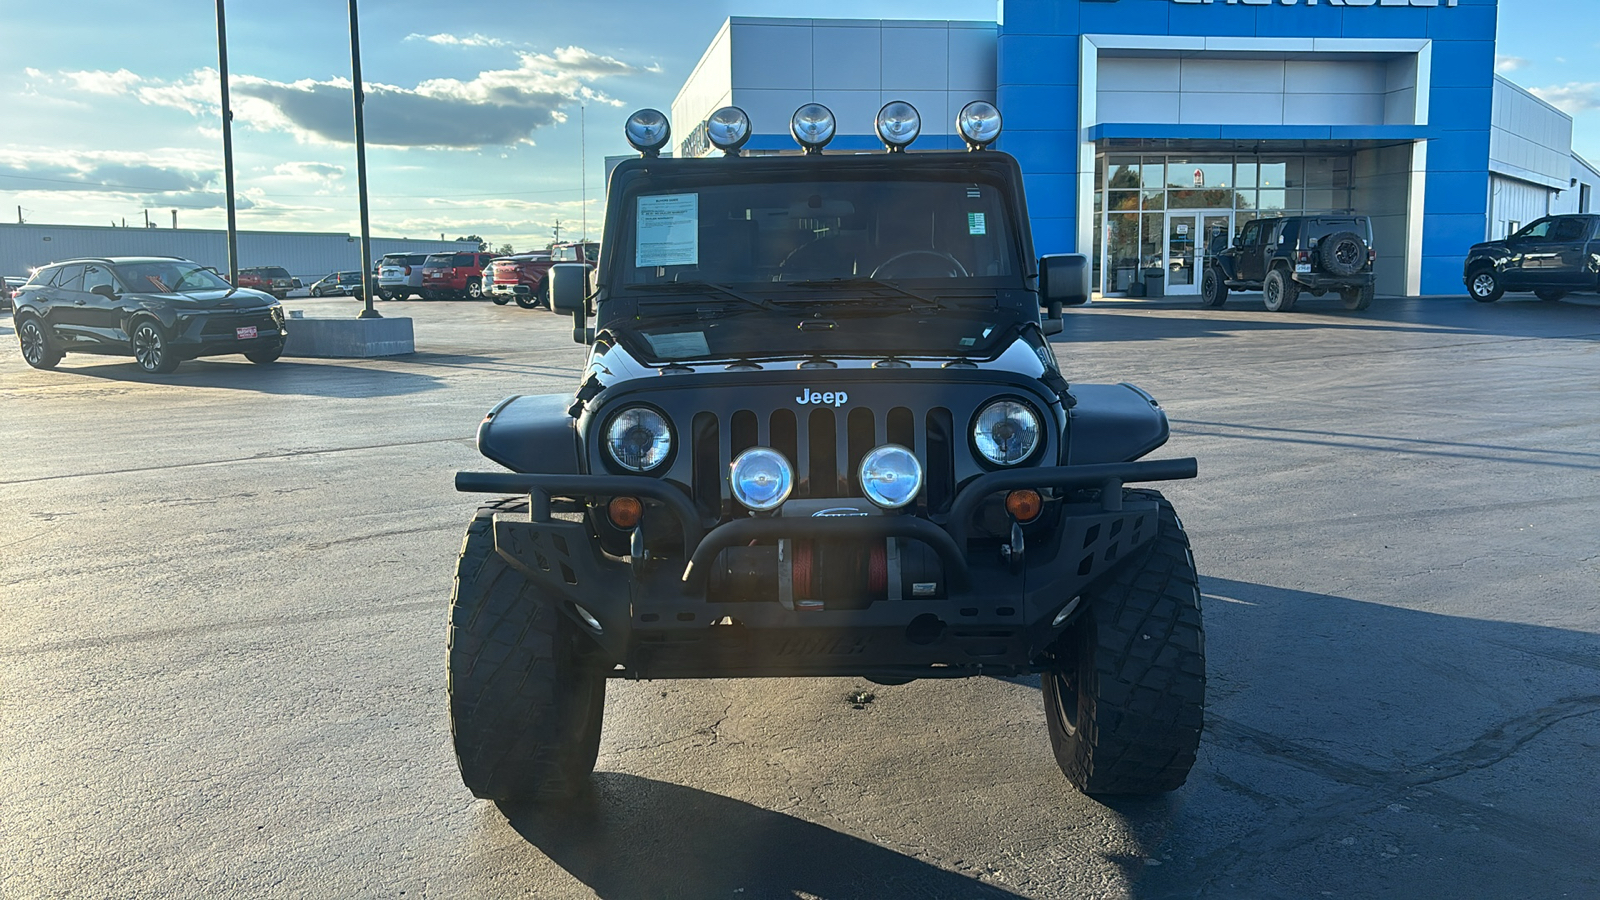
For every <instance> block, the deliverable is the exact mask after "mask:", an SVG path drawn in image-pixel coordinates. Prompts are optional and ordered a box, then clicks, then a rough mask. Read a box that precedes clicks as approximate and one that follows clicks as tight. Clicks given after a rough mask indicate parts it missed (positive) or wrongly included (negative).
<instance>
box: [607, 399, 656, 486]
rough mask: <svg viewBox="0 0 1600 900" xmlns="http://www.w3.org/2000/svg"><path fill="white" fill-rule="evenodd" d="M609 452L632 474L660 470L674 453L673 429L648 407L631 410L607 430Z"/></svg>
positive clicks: (616, 417)
mask: <svg viewBox="0 0 1600 900" xmlns="http://www.w3.org/2000/svg"><path fill="white" fill-rule="evenodd" d="M606 450H607V452H609V453H610V454H611V458H612V459H613V460H615V461H616V463H617V465H619V466H621V467H623V468H624V469H627V470H629V471H631V472H648V471H650V470H651V469H656V468H660V467H661V465H662V464H663V463H665V462H666V461H667V457H668V456H669V455H670V454H671V453H672V427H671V426H670V425H668V424H667V420H666V417H665V416H663V415H661V413H658V412H656V411H655V410H653V409H651V408H650V407H648V406H630V407H628V408H627V409H624V410H622V411H621V412H618V413H617V414H616V415H614V416H612V417H611V422H610V424H608V425H607V426H606Z"/></svg>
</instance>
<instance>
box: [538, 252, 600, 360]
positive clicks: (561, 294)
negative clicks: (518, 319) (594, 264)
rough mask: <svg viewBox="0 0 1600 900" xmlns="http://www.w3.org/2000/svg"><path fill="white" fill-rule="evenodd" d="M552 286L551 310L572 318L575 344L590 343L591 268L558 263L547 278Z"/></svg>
mask: <svg viewBox="0 0 1600 900" xmlns="http://www.w3.org/2000/svg"><path fill="white" fill-rule="evenodd" d="M545 278H546V280H547V281H548V282H549V285H550V309H551V310H552V311H554V312H558V313H568V314H570V315H571V316H572V340H573V343H577V344H587V343H589V329H588V328H587V327H585V326H586V323H587V320H588V314H589V310H588V307H587V304H586V303H585V301H586V300H587V298H588V296H589V293H588V286H589V284H588V282H589V267H588V266H586V265H584V264H583V263H556V264H555V265H553V266H551V267H550V272H549V274H547V275H546V276H545Z"/></svg>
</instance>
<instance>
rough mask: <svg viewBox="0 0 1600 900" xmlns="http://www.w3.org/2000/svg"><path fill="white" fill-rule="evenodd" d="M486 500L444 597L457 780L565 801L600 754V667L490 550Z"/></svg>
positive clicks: (508, 796)
mask: <svg viewBox="0 0 1600 900" xmlns="http://www.w3.org/2000/svg"><path fill="white" fill-rule="evenodd" d="M527 509H528V502H527V500H526V499H525V498H524V499H507V500H500V501H496V502H494V503H490V504H487V505H485V506H483V507H480V508H479V509H478V514H477V516H475V517H474V518H473V520H472V524H470V525H468V526H467V536H466V539H465V540H464V541H463V542H462V545H461V557H460V559H459V561H458V562H457V565H456V585H455V593H454V595H453V596H452V597H451V600H450V639H449V680H448V692H449V695H450V731H451V734H452V735H454V737H455V750H456V763H457V765H458V766H459V767H460V769H461V780H462V781H463V782H465V783H466V786H467V788H468V789H469V790H471V791H472V793H473V796H476V797H481V798H483V799H485V800H494V801H496V802H499V803H511V804H515V803H528V802H540V801H548V800H559V799H563V798H566V797H570V796H572V795H574V794H576V793H578V792H580V791H581V790H583V789H584V788H585V787H587V786H588V783H589V775H590V773H591V772H593V771H594V763H595V759H596V757H597V756H598V755H599V752H600V722H601V718H602V716H603V714H604V710H605V697H606V680H605V667H604V665H603V663H602V662H601V661H600V659H599V657H598V655H597V653H596V650H595V646H594V643H593V642H592V641H591V640H590V639H589V638H588V637H587V636H586V635H585V634H584V633H583V632H582V631H581V629H580V627H579V626H578V625H577V624H576V623H575V622H573V620H572V619H571V617H569V616H567V615H565V614H564V613H563V612H562V611H561V610H560V609H558V608H557V607H556V604H555V602H554V601H553V598H550V597H547V596H544V595H543V594H541V593H540V592H539V591H538V590H537V589H535V588H534V587H533V586H532V585H530V584H528V583H527V581H526V580H525V579H524V578H523V576H522V575H521V574H520V573H519V572H517V570H515V569H513V568H511V566H510V565H508V564H507V563H506V561H505V560H504V559H502V558H501V557H500V556H499V555H498V554H497V553H495V550H494V514H495V513H497V512H504V513H516V514H522V515H526V513H527Z"/></svg>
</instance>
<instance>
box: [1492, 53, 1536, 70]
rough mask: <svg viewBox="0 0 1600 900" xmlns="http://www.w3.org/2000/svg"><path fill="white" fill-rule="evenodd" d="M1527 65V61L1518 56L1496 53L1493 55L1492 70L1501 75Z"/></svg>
mask: <svg viewBox="0 0 1600 900" xmlns="http://www.w3.org/2000/svg"><path fill="white" fill-rule="evenodd" d="M1527 65H1528V61H1527V60H1526V59H1523V58H1522V57H1520V56H1506V55H1504V54H1499V53H1497V54H1495V57H1494V70H1495V71H1496V72H1499V73H1500V74H1502V75H1504V74H1507V73H1509V72H1515V71H1517V70H1518V69H1522V68H1526V67H1527Z"/></svg>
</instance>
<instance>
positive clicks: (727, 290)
mask: <svg viewBox="0 0 1600 900" xmlns="http://www.w3.org/2000/svg"><path fill="white" fill-rule="evenodd" d="M623 290H628V291H658V292H661V293H665V294H687V293H704V292H707V291H711V292H714V293H718V294H722V295H724V296H728V297H732V298H733V299H735V300H742V301H744V302H745V303H748V304H750V305H751V306H754V307H757V308H759V309H766V310H774V311H776V310H779V309H781V307H779V306H778V304H776V303H773V302H772V301H771V300H762V299H760V298H758V297H752V296H750V295H749V294H744V293H740V292H739V291H736V290H734V289H733V288H731V287H728V286H727V285H725V284H716V283H714V282H710V281H664V282H662V283H660V284H630V285H627V286H625V287H624V288H623Z"/></svg>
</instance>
